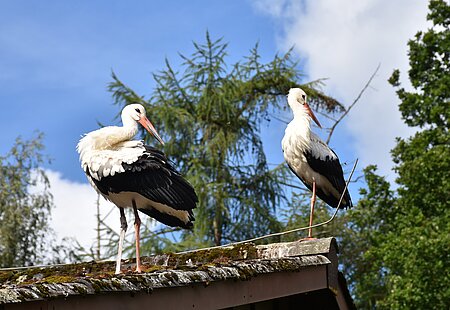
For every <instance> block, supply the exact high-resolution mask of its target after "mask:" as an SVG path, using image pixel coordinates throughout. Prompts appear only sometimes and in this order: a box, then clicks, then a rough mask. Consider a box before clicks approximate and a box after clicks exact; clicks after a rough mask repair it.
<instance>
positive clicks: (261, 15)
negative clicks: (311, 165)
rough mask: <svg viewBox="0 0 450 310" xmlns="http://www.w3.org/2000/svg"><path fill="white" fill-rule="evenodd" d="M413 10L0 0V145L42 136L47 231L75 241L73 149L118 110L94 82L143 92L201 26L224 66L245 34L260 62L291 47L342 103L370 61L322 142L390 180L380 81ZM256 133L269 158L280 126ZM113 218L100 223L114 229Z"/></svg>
mask: <svg viewBox="0 0 450 310" xmlns="http://www.w3.org/2000/svg"><path fill="white" fill-rule="evenodd" d="M425 15H426V3H425V1H418V0H411V1H410V0H400V1H395V2H394V1H390V0H367V1H359V2H355V1H351V0H342V1H332V0H315V1H313V0H305V1H296V0H273V1H271V0H253V1H250V0H248V1H238V0H230V1H143V0H136V1H45V0H40V1H37V0H34V1H4V0H0V108H1V111H2V112H1V113H0V130H1V134H0V154H5V153H6V152H7V151H8V150H9V149H10V148H11V146H12V145H13V142H14V140H15V138H16V137H17V136H19V135H20V136H22V137H24V138H31V137H32V136H33V132H34V131H35V130H40V131H42V132H43V133H44V134H45V141H44V143H45V146H46V151H45V152H46V154H48V155H49V156H50V158H52V163H51V164H50V165H47V166H46V167H45V168H46V169H48V173H49V176H50V181H51V182H52V192H53V194H54V197H55V204H56V209H55V210H54V216H53V217H54V222H53V223H54V225H55V230H56V231H57V233H58V235H59V237H63V236H66V235H74V236H75V235H76V236H77V237H79V238H81V241H82V242H86V243H87V242H88V241H89V240H90V238H92V237H93V234H94V232H93V229H94V226H93V223H94V218H93V214H94V207H93V204H94V202H95V199H96V196H95V193H94V191H93V190H92V189H91V188H90V187H89V185H88V184H87V181H86V179H85V176H84V174H83V172H82V171H81V169H80V167H79V162H78V156H77V153H76V151H75V146H76V143H77V142H78V139H79V137H80V135H81V134H83V133H86V132H89V131H91V130H94V129H96V128H97V127H98V125H97V121H100V122H101V123H103V124H111V123H117V121H116V120H114V116H115V115H116V114H117V113H118V112H119V111H118V110H117V107H115V106H113V105H112V99H111V96H110V94H109V93H108V92H107V90H106V87H107V84H108V83H109V82H110V81H111V70H114V71H115V73H116V74H117V75H118V76H119V78H120V79H121V80H122V81H123V82H125V83H126V84H128V85H129V86H131V87H132V88H133V89H134V90H136V91H137V92H138V93H139V94H142V95H148V94H150V93H151V91H152V88H153V85H154V84H153V81H152V78H151V73H152V72H155V71H157V70H160V69H162V68H164V59H165V58H166V57H167V58H168V59H169V60H170V61H171V62H172V63H173V64H174V65H175V67H176V66H177V65H179V63H180V61H179V57H178V53H179V52H180V53H183V54H187V55H189V54H190V53H191V52H192V51H193V47H192V42H193V41H199V42H202V41H203V40H204V37H205V32H206V31H207V30H208V31H209V32H210V34H211V36H212V37H213V38H219V37H223V38H224V40H225V41H226V42H229V49H228V52H229V57H228V62H229V63H234V62H236V61H237V60H240V59H242V56H244V55H246V54H247V53H248V51H249V49H250V48H252V47H253V46H254V44H255V43H256V42H259V44H260V52H261V54H262V60H263V61H267V60H269V59H271V58H272V57H273V56H274V54H275V53H277V52H284V51H286V50H287V49H288V48H290V47H292V46H294V53H295V56H296V57H298V59H300V60H301V61H302V63H303V64H304V65H305V66H304V68H303V69H304V72H305V74H306V75H307V77H308V78H309V79H317V78H324V77H325V78H329V80H328V81H327V84H326V85H325V86H324V89H323V90H324V92H325V93H327V94H329V95H331V96H334V97H336V98H337V99H339V100H340V101H342V102H343V103H344V104H346V105H349V104H350V103H351V102H352V101H353V99H354V98H355V97H356V96H357V94H358V93H359V91H360V90H361V88H362V87H363V85H364V84H365V82H366V81H367V79H368V78H369V76H370V75H371V74H372V72H373V71H374V70H375V68H376V67H377V65H378V64H381V68H380V71H379V72H378V74H377V76H376V77H375V79H374V81H373V83H372V86H371V88H369V89H368V91H367V92H366V93H365V94H364V96H363V97H362V98H361V100H360V102H359V103H358V105H357V106H356V107H355V109H354V110H352V113H351V114H350V115H349V117H348V118H347V119H346V120H345V122H344V123H343V124H341V125H340V126H339V127H338V129H337V131H336V133H335V135H334V137H333V140H332V141H331V145H332V147H333V148H334V149H335V150H336V152H337V153H338V154H339V156H340V158H341V161H344V162H345V161H349V162H350V161H352V160H354V159H355V158H356V157H358V158H360V160H361V164H360V168H362V167H364V166H365V165H367V164H377V165H378V166H379V167H380V171H381V173H382V174H384V175H387V176H388V178H389V179H390V180H393V179H394V177H395V175H394V174H393V173H392V172H391V170H390V169H391V167H392V162H391V160H390V155H389V150H390V149H391V148H392V147H393V145H394V143H395V140H394V138H395V137H396V136H408V135H410V134H411V133H412V132H413V130H411V129H409V128H406V127H405V126H404V125H403V123H402V121H401V119H400V115H399V113H398V110H397V105H398V100H397V98H396V96H395V93H394V90H393V89H392V87H390V86H389V85H388V84H387V82H386V80H387V78H388V77H389V75H390V74H391V73H392V70H393V69H395V68H400V69H401V71H402V72H403V73H405V72H406V71H407V56H406V53H407V49H406V42H407V40H408V39H410V38H412V37H413V35H414V34H415V32H417V31H418V30H420V29H424V28H425V27H426V25H427V24H426V22H425ZM305 81H306V80H305ZM403 81H404V82H406V80H405V75H403ZM148 114H149V117H150V118H151V111H148ZM319 118H320V119H323V118H321V117H319ZM263 134H264V136H265V141H266V142H267V143H266V148H267V153H268V156H269V160H270V161H271V162H274V163H279V162H281V161H282V154H281V147H280V144H279V143H278V142H277V143H273V141H281V138H282V136H283V134H284V125H283V124H280V123H277V122H275V121H273V122H271V125H270V126H269V127H267V126H263ZM169 156H170V154H169ZM352 191H353V192H356V191H357V189H356V188H354V189H352ZM71 196H72V197H76V199H75V198H71V199H70V201H69V200H68V199H67V197H71ZM102 204H105V205H106V202H105V203H102ZM107 207H108V208H111V206H109V205H107V206H105V208H107ZM74 210H75V212H74ZM77 214H78V217H75V215H77ZM69 217H70V218H71V220H68V218H69ZM117 218H118V217H117ZM117 218H114V219H113V222H112V223H113V224H112V225H114V226H118V225H116V224H117ZM83 225H84V226H83ZM79 230H83V234H82V235H80V233H79ZM77 231H78V232H77Z"/></svg>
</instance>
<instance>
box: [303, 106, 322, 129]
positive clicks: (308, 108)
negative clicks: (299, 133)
mask: <svg viewBox="0 0 450 310" xmlns="http://www.w3.org/2000/svg"><path fill="white" fill-rule="evenodd" d="M305 107H306V110H308V114H309V116H311V118H312V119H313V121H314V122H315V123H316V124H317V126H319V127H320V128H322V125H320V123H319V120H318V119H317V117H316V116H315V115H314V113H313V111H312V110H311V108H310V107H309V105H308V104H307V103H306V102H305Z"/></svg>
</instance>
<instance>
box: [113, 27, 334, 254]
mask: <svg viewBox="0 0 450 310" xmlns="http://www.w3.org/2000/svg"><path fill="white" fill-rule="evenodd" d="M194 48H195V51H194V53H193V54H192V55H191V56H190V57H187V56H183V55H181V57H182V59H183V64H182V66H181V68H180V70H181V73H179V72H176V71H175V70H174V69H173V68H172V66H171V65H170V63H169V61H167V60H166V69H164V70H162V71H161V72H158V73H156V74H154V75H153V77H154V80H155V81H156V88H155V89H154V91H153V95H152V96H151V98H150V99H149V100H145V99H144V98H143V97H141V96H139V95H137V94H136V93H135V92H134V91H133V90H132V89H130V88H129V87H127V86H126V85H124V84H123V83H122V82H121V81H120V80H119V79H118V77H117V76H115V75H113V79H114V81H113V82H112V83H111V84H110V90H111V91H112V92H113V95H114V98H115V102H116V103H117V104H119V105H121V106H123V105H125V104H128V103H131V102H139V103H142V104H143V105H145V106H146V107H147V111H148V114H149V116H150V117H151V119H152V120H153V122H154V123H155V124H156V126H157V128H158V129H159V130H160V131H161V132H162V133H163V134H162V135H163V136H164V138H165V141H166V144H165V146H164V151H165V152H166V153H167V154H168V155H169V157H170V158H171V159H172V160H173V161H174V162H175V163H176V166H177V167H178V168H179V169H180V170H181V171H182V173H183V175H185V176H186V177H187V178H188V179H189V181H190V182H191V183H192V184H193V186H194V188H195V189H196V191H197V194H198V196H199V199H200V203H199V206H198V208H197V210H196V213H195V215H196V222H195V229H194V232H193V233H188V234H181V235H180V233H175V235H173V236H172V237H170V234H171V233H173V230H172V229H168V230H167V229H163V232H168V233H169V235H168V234H155V233H154V232H151V231H149V232H147V235H148V236H149V239H148V240H149V241H151V244H153V245H152V246H150V248H151V249H152V250H158V249H161V247H164V248H166V249H173V250H177V249H181V248H186V247H188V248H190V247H197V246H202V245H203V246H205V245H212V244H215V245H219V244H223V243H228V242H233V241H237V240H244V239H247V238H252V237H255V236H260V235H264V234H267V233H270V232H275V231H279V230H280V227H281V225H280V223H279V221H278V220H277V217H276V208H277V206H279V205H280V203H281V202H282V201H283V200H284V199H285V194H284V192H283V185H282V183H283V180H285V178H286V174H287V173H286V170H285V169H284V168H281V169H280V168H278V169H271V168H270V167H269V165H268V163H267V160H266V156H265V153H264V149H263V143H262V140H261V136H260V126H261V124H263V122H264V121H267V120H268V118H269V117H270V115H271V113H273V112H274V111H280V109H282V107H284V106H285V105H286V94H287V92H288V90H289V89H290V88H291V87H299V81H300V80H301V78H302V76H301V74H300V72H299V71H298V69H297V65H296V63H295V62H293V61H292V59H291V58H292V57H291V54H290V52H288V53H287V54H285V55H281V56H279V55H276V56H275V57H274V58H273V60H272V61H270V62H268V63H261V61H260V55H259V53H258V46H257V45H256V46H255V48H253V49H252V50H251V51H250V55H249V56H247V57H245V59H244V60H243V61H241V62H238V63H235V64H233V65H231V66H229V65H227V64H226V61H225V60H226V55H227V44H226V43H224V42H223V41H222V39H219V40H216V41H213V40H212V39H211V38H210V36H209V34H207V35H206V42H205V43H204V44H199V43H194ZM319 83H320V81H316V82H312V83H308V84H303V85H301V87H302V88H303V89H305V90H306V91H307V92H308V93H309V94H310V96H311V98H312V100H311V101H310V103H311V104H312V105H313V106H314V107H315V108H319V109H323V110H327V111H334V110H339V109H342V106H341V105H340V104H339V103H338V102H337V101H335V100H334V99H332V98H329V97H327V96H324V95H323V94H321V93H320V91H318V90H317V89H316V87H317V86H318V85H319ZM146 139H147V140H148V141H149V142H151V141H150V139H151V137H148V136H146ZM284 183H285V182H284ZM174 237H175V238H177V237H178V239H179V240H177V241H178V242H177V247H174V244H173V243H172V242H171V240H173V238H174ZM181 240H182V242H180V241H181ZM155 245H156V246H155Z"/></svg>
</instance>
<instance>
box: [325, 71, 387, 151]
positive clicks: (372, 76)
mask: <svg viewBox="0 0 450 310" xmlns="http://www.w3.org/2000/svg"><path fill="white" fill-rule="evenodd" d="M378 69H380V64H378V66H377V68H376V69H375V71H374V72H373V73H372V75H371V76H370V78H369V80H368V81H367V83H366V85H364V87H363V89H362V90H361V91H360V92H359V95H358V96H357V97H356V99H355V100H354V101H353V103H352V104H351V105H350V106H349V107H348V109H346V110H345V112H344V113H343V114H342V115H341V117H339V119H338V120H337V121H336V122H335V123H334V125H333V126H331V128H330V133H329V134H328V138H327V141H326V143H327V144H328V143H329V142H330V140H331V136H332V135H333V132H334V129H335V128H336V126H337V125H338V124H339V123H340V122H341V121H342V119H343V118H344V117H346V116H347V114H348V112H350V110H351V109H352V108H353V106H354V105H355V104H356V103H357V102H358V101H359V99H360V98H361V96H362V94H363V93H364V92H365V91H366V89H367V88H368V87H369V85H370V83H371V82H372V80H373V78H374V77H375V75H376V74H377V72H378Z"/></svg>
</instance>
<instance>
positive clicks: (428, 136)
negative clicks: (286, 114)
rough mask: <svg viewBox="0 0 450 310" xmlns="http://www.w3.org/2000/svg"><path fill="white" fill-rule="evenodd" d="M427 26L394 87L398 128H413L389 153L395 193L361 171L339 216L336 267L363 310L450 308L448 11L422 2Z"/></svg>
mask: <svg viewBox="0 0 450 310" xmlns="http://www.w3.org/2000/svg"><path fill="white" fill-rule="evenodd" d="M429 9H430V13H429V14H428V18H429V19H430V20H431V21H432V22H433V28H431V29H429V30H428V31H426V32H419V33H417V35H416V36H415V38H414V40H411V41H410V42H409V60H410V70H409V79H410V81H411V84H412V85H413V88H414V90H413V91H407V90H405V89H404V88H401V84H400V82H399V77H400V71H399V70H395V71H394V72H393V74H392V76H391V78H390V79H389V82H390V83H391V84H392V85H393V86H394V87H397V94H398V97H399V98H400V100H401V103H400V111H401V113H402V117H403V119H404V120H405V122H406V124H408V125H409V126H415V127H419V128H421V130H420V131H418V132H417V133H416V134H414V135H413V136H412V137H410V138H408V139H398V140H397V146H396V147H395V148H394V149H393V150H392V155H393V160H394V162H395V164H396V165H395V168H394V169H395V171H396V172H397V174H398V178H397V180H396V183H397V185H398V189H397V191H396V195H395V196H394V195H393V192H392V191H391V190H390V189H389V184H388V183H387V182H386V181H385V180H384V179H383V178H382V177H379V176H377V175H376V174H375V170H374V169H373V168H372V167H369V168H368V169H366V172H365V177H366V181H367V185H368V188H367V190H363V191H362V192H361V194H362V199H361V200H360V201H359V203H358V206H357V207H356V208H355V209H354V210H352V211H350V212H349V213H348V214H347V216H348V219H347V221H346V224H345V227H344V228H343V229H344V233H342V234H341V235H342V236H343V237H342V247H341V248H342V258H341V259H342V261H343V265H344V268H345V271H346V274H347V277H348V278H349V282H350V285H351V287H352V289H353V292H354V294H355V298H356V303H357V305H358V306H359V307H360V308H364V309H374V308H376V309H449V308H450V289H449V288H450V277H448V270H450V208H449V201H450V181H449V180H450V177H449V176H450V175H449V171H450V139H449V137H450V136H449V132H448V128H449V118H450V117H449V116H450V109H449V98H450V72H449V55H450V29H449V27H448V26H449V23H450V7H449V5H448V4H447V3H446V2H444V1H441V0H433V1H430V5H429Z"/></svg>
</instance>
